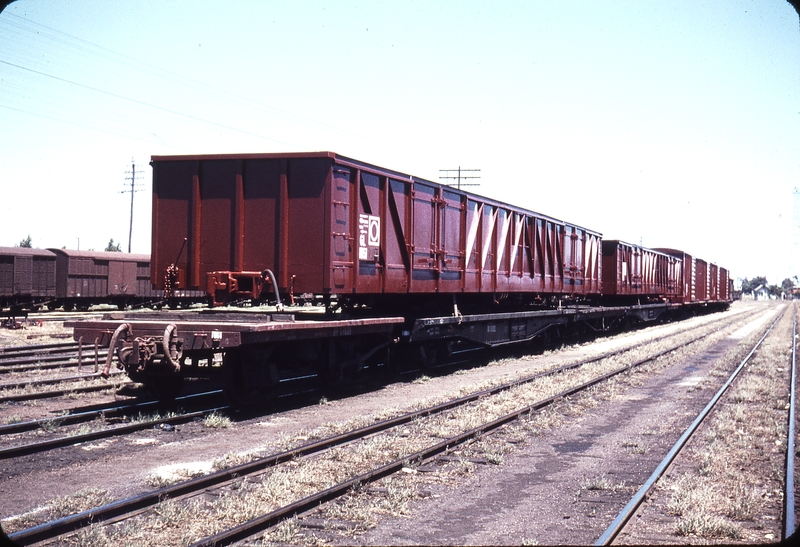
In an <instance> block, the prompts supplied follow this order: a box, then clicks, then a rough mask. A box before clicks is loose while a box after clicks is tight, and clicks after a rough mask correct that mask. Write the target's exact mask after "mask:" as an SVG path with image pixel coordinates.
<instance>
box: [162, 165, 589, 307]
mask: <svg viewBox="0 0 800 547" xmlns="http://www.w3.org/2000/svg"><path fill="white" fill-rule="evenodd" d="M152 165H153V176H154V179H153V245H152V249H153V255H152V262H151V278H152V279H153V282H154V283H155V284H156V285H157V286H159V287H161V288H163V283H164V281H163V280H164V277H165V273H166V269H167V267H168V266H169V265H170V264H171V263H173V262H175V261H176V260H177V257H178V255H179V252H180V249H181V246H182V244H183V240H184V238H187V239H188V242H189V244H188V246H187V249H188V252H186V253H184V254H183V255H181V258H180V260H178V261H177V266H178V276H177V277H178V279H177V280H178V287H179V288H190V289H194V288H198V289H200V288H202V289H206V288H208V287H213V288H214V290H215V291H217V293H216V294H215V299H216V301H217V302H222V301H223V300H224V299H225V298H226V297H225V295H224V292H225V291H229V290H231V289H230V288H229V287H233V285H235V283H233V284H232V283H231V282H230V281H231V280H235V281H236V280H241V279H242V278H246V279H250V280H252V283H250V282H248V283H250V284H251V285H252V287H248V288H247V290H241V281H237V282H238V283H239V291H238V292H239V294H244V293H245V292H247V291H250V292H252V293H253V295H254V297H256V298H258V297H259V296H260V292H261V291H263V290H264V288H263V286H262V287H261V288H259V287H258V286H257V285H258V283H257V280H256V279H255V277H254V276H255V275H256V274H258V273H260V272H263V271H264V270H266V269H270V270H272V271H273V272H275V274H276V277H277V280H278V285H279V288H280V290H281V291H282V292H285V291H288V290H292V291H293V292H294V293H295V294H299V293H313V294H322V295H339V296H345V297H350V298H354V299H357V298H359V297H362V296H370V295H381V294H384V295H387V294H428V293H439V294H460V293H489V294H497V293H520V292H523V293H536V294H537V295H539V294H541V295H545V296H558V297H562V296H563V297H571V296H573V297H580V296H596V295H599V293H600V275H601V264H600V246H601V245H600V234H599V233H597V232H594V231H591V230H587V229H585V228H581V227H579V226H575V225H572V224H568V223H565V222H562V221H559V220H556V219H553V218H550V217H547V216H544V215H540V214H538V213H534V212H532V211H528V210H525V209H521V208H518V207H513V206H511V205H508V204H505V203H501V202H497V201H494V200H490V199H487V198H483V197H480V196H476V195H474V194H470V193H467V192H464V191H460V190H455V189H453V188H449V187H446V186H442V185H440V184H437V183H434V182H429V181H425V180H422V179H418V178H414V177H411V176H409V175H405V174H402V173H398V172H395V171H391V170H388V169H384V168H380V167H376V166H373V165H370V164H367V163H363V162H359V161H356V160H352V159H349V158H345V157H342V156H339V155H337V154H334V153H331V152H319V153H306V154H236V155H214V156H154V157H153V159H152ZM232 297H233V296H232V295H230V294H229V295H228V296H227V298H232Z"/></svg>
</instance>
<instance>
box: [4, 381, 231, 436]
mask: <svg viewBox="0 0 800 547" xmlns="http://www.w3.org/2000/svg"><path fill="white" fill-rule="evenodd" d="M221 394H222V390H221V389H217V390H214V391H206V392H203V393H195V394H192V395H185V396H183V397H178V398H176V399H175V402H195V401H196V400H197V399H198V398H207V397H213V396H215V395H221ZM159 405H160V402H159V401H145V402H141V403H133V404H121V405H119V404H110V405H98V408H94V409H92V410H84V411H81V412H70V413H69V414H63V415H60V416H52V417H49V418H39V419H37V420H28V421H25V422H17V423H12V424H5V425H0V435H10V434H13V433H22V432H25V431H32V430H35V429H39V428H40V427H42V426H43V425H46V424H48V423H54V424H58V425H59V426H62V425H71V424H78V423H82V422H88V421H91V420H94V419H95V418H99V417H101V416H103V417H105V418H116V417H119V416H125V415H126V414H127V415H130V413H131V412H134V411H137V410H145V409H147V408H152V407H156V408H158V406H159ZM69 438H74V436H73V437H69Z"/></svg>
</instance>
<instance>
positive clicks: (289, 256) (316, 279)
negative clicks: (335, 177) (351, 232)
mask: <svg viewBox="0 0 800 547" xmlns="http://www.w3.org/2000/svg"><path fill="white" fill-rule="evenodd" d="M332 167H333V161H332V160H331V159H330V158H294V159H289V160H288V162H287V170H286V180H287V183H288V184H287V195H288V203H286V204H285V205H284V206H283V209H284V211H285V213H286V221H285V222H281V225H280V230H279V232H278V234H279V246H280V249H279V253H278V254H279V264H278V271H277V272H275V273H276V274H277V276H278V284H279V285H280V288H281V290H289V289H291V290H292V291H294V292H296V293H297V292H300V293H315V294H320V293H330V292H331V282H330V278H331V248H332V242H331V238H330V236H331V234H330V227H331V224H330V222H331V211H330V206H329V204H330V202H331V195H330V192H329V190H328V189H329V188H330V187H331V185H332V182H331V179H332V171H333V169H332ZM282 176H283V175H282ZM326 251H327V252H326ZM284 257H285V259H284Z"/></svg>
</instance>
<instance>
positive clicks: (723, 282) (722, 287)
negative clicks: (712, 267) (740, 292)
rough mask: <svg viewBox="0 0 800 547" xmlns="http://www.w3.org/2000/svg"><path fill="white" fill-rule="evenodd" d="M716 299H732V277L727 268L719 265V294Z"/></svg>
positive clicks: (724, 300) (728, 300)
mask: <svg viewBox="0 0 800 547" xmlns="http://www.w3.org/2000/svg"><path fill="white" fill-rule="evenodd" d="M718 299H719V300H721V301H723V302H731V301H733V279H731V274H730V272H729V271H728V270H727V268H723V267H722V266H720V268H719V296H718Z"/></svg>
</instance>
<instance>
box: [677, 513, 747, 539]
mask: <svg viewBox="0 0 800 547" xmlns="http://www.w3.org/2000/svg"><path fill="white" fill-rule="evenodd" d="M676 531H677V533H678V535H680V536H691V535H697V536H700V537H704V538H715V537H716V538H729V539H741V538H742V537H743V535H742V530H741V528H739V526H737V525H736V524H733V523H732V522H728V521H727V520H725V519H723V518H721V517H717V516H714V515H706V514H692V515H689V516H686V517H683V518H681V520H680V521H679V522H678V524H677V530H676Z"/></svg>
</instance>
